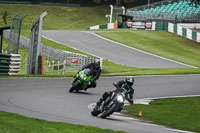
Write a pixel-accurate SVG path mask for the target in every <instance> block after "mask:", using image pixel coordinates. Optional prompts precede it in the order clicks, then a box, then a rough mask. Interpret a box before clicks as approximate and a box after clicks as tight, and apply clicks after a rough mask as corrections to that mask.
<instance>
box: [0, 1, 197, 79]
mask: <svg viewBox="0 0 200 133" xmlns="http://www.w3.org/2000/svg"><path fill="white" fill-rule="evenodd" d="M3 11H8V13H9V18H8V22H9V21H10V18H11V15H13V14H15V13H16V12H19V13H21V14H23V15H26V17H25V18H24V20H23V23H22V35H23V36H26V37H30V29H31V26H32V24H33V23H34V21H35V20H36V19H37V18H38V17H39V15H40V14H41V13H43V12H44V11H47V12H48V15H47V16H46V18H45V19H44V24H43V29H44V30H85V29H86V28H88V27H90V26H93V25H97V24H105V23H106V22H107V19H106V18H105V14H107V13H109V7H107V6H97V7H59V6H40V5H26V6H24V5H4V4H0V13H1V12H3ZM88 14H89V15H88ZM9 24H10V23H8V24H7V25H9ZM0 25H2V26H5V24H3V20H2V19H0ZM112 31H117V32H112ZM98 34H100V35H102V36H104V37H108V38H110V39H113V40H116V41H119V42H122V43H124V44H127V45H129V46H132V47H136V48H138V49H142V50H144V51H147V52H151V53H154V54H157V55H160V56H164V57H167V58H170V59H174V60H177V61H180V62H183V63H186V64H190V65H194V66H197V67H199V66H200V61H199V59H200V56H199V54H200V46H199V44H197V43H194V42H193V41H190V40H187V39H184V38H182V37H179V36H177V35H175V34H170V33H167V32H156V31H131V30H128V29H125V30H103V32H99V33H98ZM166 36H167V37H166ZM42 43H43V44H44V45H48V46H50V47H53V48H57V49H62V50H66V51H71V52H75V53H80V54H84V55H88V54H86V53H83V52H81V51H79V50H75V49H72V48H70V47H67V46H63V45H60V44H58V43H55V42H52V41H49V40H47V39H44V38H43V39H42ZM22 51H23V50H22ZM20 54H24V53H23V52H20ZM26 55H27V54H25V55H24V56H26ZM88 56H91V55H88ZM22 69H26V68H22ZM23 71H24V72H25V71H26V70H23ZM24 72H22V73H24ZM22 73H21V72H20V74H22ZM188 73H193V74H196V73H200V69H199V68H198V69H141V68H133V67H127V66H123V65H118V64H115V63H112V62H109V61H107V60H104V63H103V72H102V76H114V75H116V76H121V75H155V74H188ZM57 76H58V75H57Z"/></svg>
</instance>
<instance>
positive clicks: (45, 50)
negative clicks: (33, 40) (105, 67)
mask: <svg viewBox="0 0 200 133" xmlns="http://www.w3.org/2000/svg"><path fill="white" fill-rule="evenodd" d="M9 34H10V31H9V30H5V31H4V34H3V35H4V37H5V38H6V39H9ZM19 44H20V45H21V46H23V47H26V48H29V44H30V39H29V38H26V37H24V36H20V42H19ZM40 55H41V56H44V57H47V58H49V59H52V60H56V61H59V62H64V60H66V65H67V67H68V68H75V69H66V71H70V72H72V71H77V69H80V68H81V67H83V66H84V65H87V64H89V63H92V62H94V60H95V59H97V57H88V56H86V55H82V54H77V53H72V52H69V51H64V50H59V49H55V48H52V47H49V46H45V45H43V44H41V51H40ZM98 59H99V58H98ZM100 60H101V68H102V59H100ZM69 66H70V67H69Z"/></svg>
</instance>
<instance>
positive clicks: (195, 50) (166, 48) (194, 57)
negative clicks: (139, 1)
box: [97, 30, 200, 67]
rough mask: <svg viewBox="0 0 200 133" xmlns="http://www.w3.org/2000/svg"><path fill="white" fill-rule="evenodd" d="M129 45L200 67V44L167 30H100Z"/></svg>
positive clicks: (107, 35) (102, 34)
mask: <svg viewBox="0 0 200 133" xmlns="http://www.w3.org/2000/svg"><path fill="white" fill-rule="evenodd" d="M97 34H98V35H101V36H103V37H106V38H109V39H111V40H114V41H117V42H121V43H123V44H126V45H128V46H131V47H134V48H137V49H140V50H143V51H146V52H149V53H153V54H155V55H159V56H161V57H166V58H169V59H172V60H175V61H179V62H182V63H185V64H189V65H193V66H196V67H200V44H199V43H197V42H194V41H191V40H189V39H186V38H183V37H180V36H178V35H175V34H172V33H168V32H165V31H146V30H137V31H131V30H130V31H129V32H126V31H123V32H98V33H97Z"/></svg>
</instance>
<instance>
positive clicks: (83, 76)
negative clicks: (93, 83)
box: [69, 69, 92, 92]
mask: <svg viewBox="0 0 200 133" xmlns="http://www.w3.org/2000/svg"><path fill="white" fill-rule="evenodd" d="M91 79H92V76H91V70H90V69H84V70H82V71H79V72H78V73H77V75H76V76H75V79H74V81H73V82H72V87H71V88H70V89H69V92H73V91H76V92H78V91H79V90H84V89H85V88H86V87H87V86H88V84H89V82H90V80H91Z"/></svg>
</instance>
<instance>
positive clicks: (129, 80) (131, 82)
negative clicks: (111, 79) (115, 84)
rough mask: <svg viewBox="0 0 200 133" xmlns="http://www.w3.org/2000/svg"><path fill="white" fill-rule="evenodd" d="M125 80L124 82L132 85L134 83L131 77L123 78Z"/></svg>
mask: <svg viewBox="0 0 200 133" xmlns="http://www.w3.org/2000/svg"><path fill="white" fill-rule="evenodd" d="M125 82H126V83H127V84H128V85H130V86H132V85H133V84H134V78H133V77H127V78H126V79H125Z"/></svg>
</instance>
